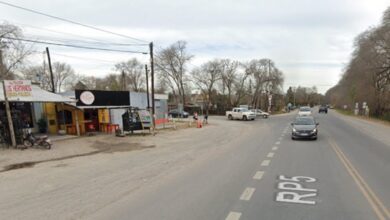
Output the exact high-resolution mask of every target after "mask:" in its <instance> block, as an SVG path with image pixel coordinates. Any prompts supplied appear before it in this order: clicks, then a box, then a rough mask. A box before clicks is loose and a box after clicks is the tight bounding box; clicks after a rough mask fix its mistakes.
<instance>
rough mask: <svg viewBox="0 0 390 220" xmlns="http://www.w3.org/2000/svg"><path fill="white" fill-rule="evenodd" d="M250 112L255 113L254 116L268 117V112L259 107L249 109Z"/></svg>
mask: <svg viewBox="0 0 390 220" xmlns="http://www.w3.org/2000/svg"><path fill="white" fill-rule="evenodd" d="M250 111H251V112H253V113H255V114H256V116H261V117H263V118H268V117H269V113H268V112H263V111H262V110H261V109H251V110H250Z"/></svg>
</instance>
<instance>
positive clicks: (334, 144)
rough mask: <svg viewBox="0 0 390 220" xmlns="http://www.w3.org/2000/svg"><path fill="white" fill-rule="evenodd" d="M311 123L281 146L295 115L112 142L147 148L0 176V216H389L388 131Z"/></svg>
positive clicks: (344, 121)
mask: <svg viewBox="0 0 390 220" xmlns="http://www.w3.org/2000/svg"><path fill="white" fill-rule="evenodd" d="M315 116H316V118H317V120H318V122H319V123H320V125H319V137H318V140H317V141H293V140H291V138H290V132H291V131H290V129H291V128H290V122H291V121H292V120H293V118H294V117H295V113H291V114H287V115H279V116H272V117H271V118H270V119H259V120H256V121H247V122H245V121H228V120H226V119H225V118H224V117H211V118H210V121H211V125H209V126H206V127H205V128H202V129H183V130H178V131H175V132H166V133H160V134H158V135H156V136H154V137H137V139H132V138H128V139H126V138H124V139H117V142H118V141H119V142H123V143H121V145H123V144H124V145H127V144H130V142H134V141H136V142H137V143H140V144H146V145H148V146H149V145H151V146H156V147H155V148H148V149H145V150H139V151H131V152H126V151H124V152H117V153H106V154H97V155H93V156H88V157H80V158H73V159H69V160H63V161H53V162H47V163H42V164H37V165H35V166H34V167H32V168H26V169H19V170H13V171H9V172H5V173H0V195H1V196H0V219H93V220H95V219H126V220H128V219H135V220H154V219H158V220H164V219H167V220H175V219H177V220H182V219H185V220H192V219H196V220H199V219H211V220H214V219H216V220H219V219H221V220H223V219H227V220H238V219H249V220H250V219H253V220H254V219H256V220H258V219H262V220H268V219H269V220H271V219H272V220H284V219H286V220H287V219H288V220H296V219H297V220H298V219H299V220H302V219H308V220H313V219H316V220H317V219H319V220H321V219H324V220H329V219H337V220H343V219H345V220H352V219H353V220H376V219H380V220H386V219H390V214H389V211H388V209H389V207H390V187H389V186H390V135H389V134H390V127H389V126H386V125H380V124H376V123H371V122H366V121H364V120H358V119H355V118H351V117H347V116H343V115H340V114H338V113H336V112H333V111H331V112H330V113H329V114H327V115H325V114H321V115H318V114H315ZM80 140H81V139H80ZM130 140H132V141H130ZM126 141H130V142H126ZM80 147H82V146H80Z"/></svg>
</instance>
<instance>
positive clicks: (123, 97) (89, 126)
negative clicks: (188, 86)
mask: <svg viewBox="0 0 390 220" xmlns="http://www.w3.org/2000/svg"><path fill="white" fill-rule="evenodd" d="M61 94H62V95H63V96H66V97H67V98H70V99H73V100H75V101H76V102H75V103H74V104H73V105H74V108H75V109H77V110H75V111H78V119H79V123H80V126H81V127H80V128H79V129H80V131H81V134H84V133H85V132H93V131H99V132H112V131H113V130H114V129H116V128H120V129H123V121H122V116H123V114H125V112H126V111H127V110H128V109H129V108H138V109H144V110H146V109H147V108H148V103H147V95H146V93H139V92H129V91H101V90H75V91H68V92H64V93H61ZM149 100H150V108H151V106H152V101H151V100H152V98H151V96H150V97H149ZM167 100H168V95H165V94H155V100H154V102H155V113H156V114H155V122H156V124H161V123H166V122H167V121H168V117H167V113H168V105H167ZM65 111H66V110H65ZM74 114H75V113H73V112H72V113H69V112H66V113H65V115H69V117H67V119H68V122H72V126H70V125H67V126H68V127H71V128H72V131H74V130H75V129H74V126H75V124H74V117H72V119H70V115H74Z"/></svg>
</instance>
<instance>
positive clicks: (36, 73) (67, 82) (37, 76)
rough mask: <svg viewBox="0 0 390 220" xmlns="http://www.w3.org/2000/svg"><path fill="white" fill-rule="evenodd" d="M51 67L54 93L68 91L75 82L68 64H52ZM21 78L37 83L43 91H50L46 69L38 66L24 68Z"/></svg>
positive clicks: (72, 71)
mask: <svg viewBox="0 0 390 220" xmlns="http://www.w3.org/2000/svg"><path fill="white" fill-rule="evenodd" d="M52 67H53V81H54V88H55V92H61V91H64V90H66V89H70V88H72V87H73V85H74V84H75V83H76V82H77V78H76V75H75V73H74V70H73V68H72V67H71V66H70V65H69V64H66V63H60V62H54V63H53V65H52ZM23 76H24V78H25V79H29V80H32V81H37V82H39V83H40V84H41V87H42V88H43V89H46V90H48V91H52V83H51V79H50V73H49V70H48V69H47V67H45V66H43V65H38V66H31V67H28V68H25V69H24V70H23Z"/></svg>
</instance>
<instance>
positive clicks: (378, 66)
mask: <svg viewBox="0 0 390 220" xmlns="http://www.w3.org/2000/svg"><path fill="white" fill-rule="evenodd" d="M354 47H355V49H354V51H353V53H352V58H351V60H350V61H349V63H348V65H347V66H346V67H345V70H344V73H343V75H342V78H341V79H340V81H339V82H338V84H337V85H336V86H334V87H333V88H331V89H329V90H328V91H327V93H326V97H327V99H328V100H329V102H331V103H333V104H335V105H336V106H338V107H340V108H342V107H344V106H346V107H347V108H348V109H351V110H352V109H354V108H355V103H359V105H360V106H359V107H360V108H361V105H362V103H363V102H366V103H367V105H368V107H369V109H370V114H371V115H373V116H376V117H385V118H387V119H388V120H390V7H389V8H387V10H386V11H385V12H384V14H383V17H382V21H381V23H380V24H379V25H378V26H376V27H371V28H369V29H368V30H366V31H364V32H363V33H361V34H360V35H359V36H357V38H356V39H355V43H354Z"/></svg>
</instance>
